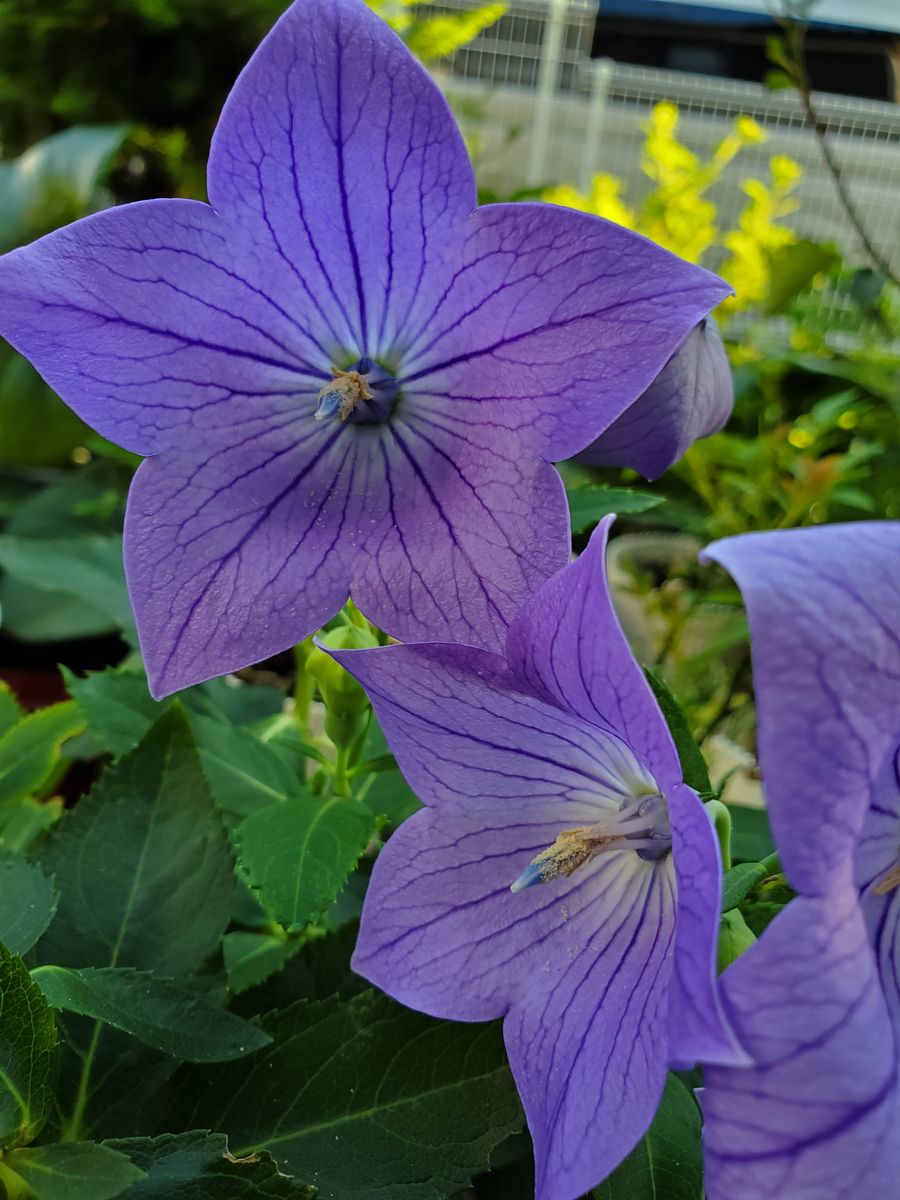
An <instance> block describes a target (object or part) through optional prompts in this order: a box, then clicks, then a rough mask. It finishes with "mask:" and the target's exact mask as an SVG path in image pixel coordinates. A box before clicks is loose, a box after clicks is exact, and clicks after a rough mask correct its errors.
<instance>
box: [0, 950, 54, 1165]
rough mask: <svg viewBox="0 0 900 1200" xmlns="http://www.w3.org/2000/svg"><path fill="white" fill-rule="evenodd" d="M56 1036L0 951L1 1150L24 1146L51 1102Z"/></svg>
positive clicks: (28, 985) (32, 990) (46, 1011)
mask: <svg viewBox="0 0 900 1200" xmlns="http://www.w3.org/2000/svg"><path fill="white" fill-rule="evenodd" d="M56 1058H57V1035H56V1019H55V1017H54V1016H53V1010H52V1009H51V1008H50V1006H49V1004H48V1003H47V1001H46V1000H45V999H44V997H43V996H42V995H41V991H40V988H38V986H37V984H35V983H33V982H32V979H31V976H30V975H29V974H28V968H27V967H26V966H25V964H24V963H23V962H22V960H21V958H17V957H16V956H15V955H14V954H10V953H9V951H8V950H7V949H6V948H5V947H3V946H0V1149H3V1148H5V1147H7V1146H21V1145H27V1143H28V1142H30V1141H33V1140H34V1138H35V1137H37V1135H38V1134H39V1133H40V1131H41V1128H42V1127H43V1124H44V1122H45V1121H46V1119H47V1114H48V1113H49V1111H50V1105H51V1104H52V1102H53V1083H54V1078H55V1073H56Z"/></svg>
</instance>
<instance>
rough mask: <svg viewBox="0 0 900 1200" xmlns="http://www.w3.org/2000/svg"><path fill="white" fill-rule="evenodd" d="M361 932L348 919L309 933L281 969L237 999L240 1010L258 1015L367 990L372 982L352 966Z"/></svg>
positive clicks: (348, 996) (355, 994)
mask: <svg viewBox="0 0 900 1200" xmlns="http://www.w3.org/2000/svg"><path fill="white" fill-rule="evenodd" d="M358 933H359V925H358V924H357V922H355V921H348V922H347V924H346V925H342V926H341V927H340V928H339V929H336V930H334V931H331V932H329V933H325V934H319V935H312V936H310V935H307V937H306V939H305V940H304V941H303V942H302V943H301V944H300V947H299V949H298V950H297V952H296V953H295V954H294V955H293V956H292V957H291V958H290V959H289V960H288V962H287V963H285V965H284V966H283V967H282V968H281V970H279V971H276V972H275V973H274V974H272V975H270V976H269V977H268V979H266V980H265V981H263V982H262V983H261V984H260V985H258V986H255V987H252V988H249V989H248V990H247V991H245V992H243V993H242V994H241V995H240V996H239V997H238V998H237V1001H236V1008H237V1010H238V1011H239V1012H240V1013H241V1015H242V1016H248V1017H249V1016H253V1017H255V1016H260V1015H261V1014H264V1013H269V1012H272V1011H273V1010H274V1009H276V1008H280V1009H284V1008H289V1007H290V1006H291V1005H292V1004H294V1003H295V1002H296V1001H297V1000H328V999H329V998H330V997H331V996H339V997H340V999H342V1000H349V999H350V998H351V997H353V996H358V995H359V993H360V992H364V991H366V990H367V989H368V986H369V985H368V984H367V983H366V981H365V980H364V979H363V978H362V976H361V975H357V974H355V973H354V971H353V970H352V968H351V966H350V959H351V956H352V954H353V951H354V949H355V947H356V937H357V934H358ZM226 936H230V935H226Z"/></svg>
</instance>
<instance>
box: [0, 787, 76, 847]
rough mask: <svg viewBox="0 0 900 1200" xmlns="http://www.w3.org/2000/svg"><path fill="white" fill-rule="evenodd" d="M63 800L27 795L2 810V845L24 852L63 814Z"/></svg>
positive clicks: (0, 829)
mask: <svg viewBox="0 0 900 1200" xmlns="http://www.w3.org/2000/svg"><path fill="white" fill-rule="evenodd" d="M62 811H63V802H62V800H61V799H60V798H59V797H57V798H56V799H54V800H33V799H32V798H31V797H30V796H26V797H25V799H24V800H20V801H19V802H18V803H17V804H14V805H12V807H9V806H7V807H5V808H4V809H3V811H2V812H0V846H3V847H4V849H6V850H12V851H13V852H15V853H21V854H24V853H25V851H26V850H28V848H29V847H30V846H32V845H33V844H34V843H35V842H36V841H37V840H38V839H39V838H40V837H41V836H42V835H43V834H45V833H46V832H47V830H48V829H51V828H52V827H53V826H54V825H55V824H56V822H57V821H58V820H59V818H60V817H61V816H62Z"/></svg>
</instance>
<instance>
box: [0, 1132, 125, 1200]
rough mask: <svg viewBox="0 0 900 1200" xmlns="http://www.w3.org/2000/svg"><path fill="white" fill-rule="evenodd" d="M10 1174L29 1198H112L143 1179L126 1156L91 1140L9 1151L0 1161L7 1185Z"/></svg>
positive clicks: (32, 1199) (0, 1174) (0, 1178)
mask: <svg viewBox="0 0 900 1200" xmlns="http://www.w3.org/2000/svg"><path fill="white" fill-rule="evenodd" d="M10 1174H12V1175H13V1176H14V1178H15V1179H16V1180H19V1181H21V1183H22V1184H24V1185H25V1186H26V1188H27V1189H28V1196H29V1197H30V1198H31V1200H113V1197H114V1196H121V1195H122V1193H123V1192H125V1191H126V1190H127V1189H128V1188H130V1187H131V1185H132V1184H133V1183H136V1182H137V1180H139V1179H143V1178H144V1172H143V1171H142V1170H141V1169H140V1167H137V1166H135V1165H134V1163H132V1162H131V1161H130V1159H129V1158H127V1157H126V1155H124V1154H122V1153H121V1152H119V1151H118V1150H113V1149H112V1148H110V1147H109V1146H98V1145H97V1144H96V1143H94V1142H69V1143H67V1144H66V1145H50V1146H36V1147H33V1148H29V1149H25V1150H13V1151H12V1153H11V1154H9V1155H7V1156H6V1158H5V1159H4V1160H3V1162H2V1164H0V1180H2V1179H3V1178H4V1176H5V1177H6V1183H7V1187H8V1188H10V1186H11V1184H12V1181H11V1180H10V1178H9V1175H10ZM12 1194H13V1195H15V1194H16V1193H15V1192H13V1193H12ZM129 1195H130V1193H129Z"/></svg>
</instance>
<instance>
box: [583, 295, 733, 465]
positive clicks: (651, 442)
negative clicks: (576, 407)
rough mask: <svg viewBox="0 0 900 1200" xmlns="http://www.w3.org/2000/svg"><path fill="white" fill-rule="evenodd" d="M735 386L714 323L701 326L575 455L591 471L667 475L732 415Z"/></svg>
mask: <svg viewBox="0 0 900 1200" xmlns="http://www.w3.org/2000/svg"><path fill="white" fill-rule="evenodd" d="M733 407H734V385H733V383H732V379H731V368H730V367H729V365H728V358H727V356H726V354H725V347H724V346H723V344H722V339H721V337H720V336H719V331H718V328H717V326H716V323H715V321H714V320H713V319H712V318H711V317H710V318H709V319H708V320H706V321H701V322H700V324H699V325H698V326H697V328H696V329H695V330H693V332H692V333H691V335H690V337H689V338H688V339H687V341H686V342H685V343H684V345H683V346H681V347H680V348H679V349H678V350H676V351H675V353H674V354H673V355H672V357H671V358H670V359H669V361H668V362H667V363H666V365H665V366H664V367H663V369H662V370H661V371H660V373H659V375H657V377H656V379H654V381H653V382H652V383H651V384H650V386H649V387H648V388H647V390H646V392H644V394H643V396H640V397H639V398H638V399H637V400H635V402H634V404H632V405H631V407H630V408H628V409H627V410H626V411H625V412H624V413H623V414H622V416H621V417H619V418H618V420H616V421H613V423H612V425H610V427H609V428H608V429H607V430H606V432H605V433H602V434H601V435H600V437H599V438H597V440H596V441H595V442H593V443H592V444H591V445H590V446H588V448H587V449H586V450H583V451H582V452H581V453H580V454H579V455H578V456H577V458H578V461H579V462H583V463H586V464H588V465H591V466H600V467H605V466H610V467H631V468H632V470H634V471H639V472H640V473H641V475H643V476H645V477H646V478H647V479H656V478H657V477H658V476H660V475H662V473H663V471H668V469H669V467H671V466H672V465H673V464H674V463H676V462H677V461H678V460H679V458H681V456H682V455H683V454H684V452H685V451H686V450H687V449H688V447H689V446H690V445H691V444H692V443H693V442H695V441H696V440H697V439H698V438H703V437H709V436H710V435H711V434H713V433H718V432H719V430H720V429H721V428H722V427H723V425H724V424H725V422H726V421H727V420H728V418H729V417H730V416H731V410H732V408H733Z"/></svg>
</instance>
